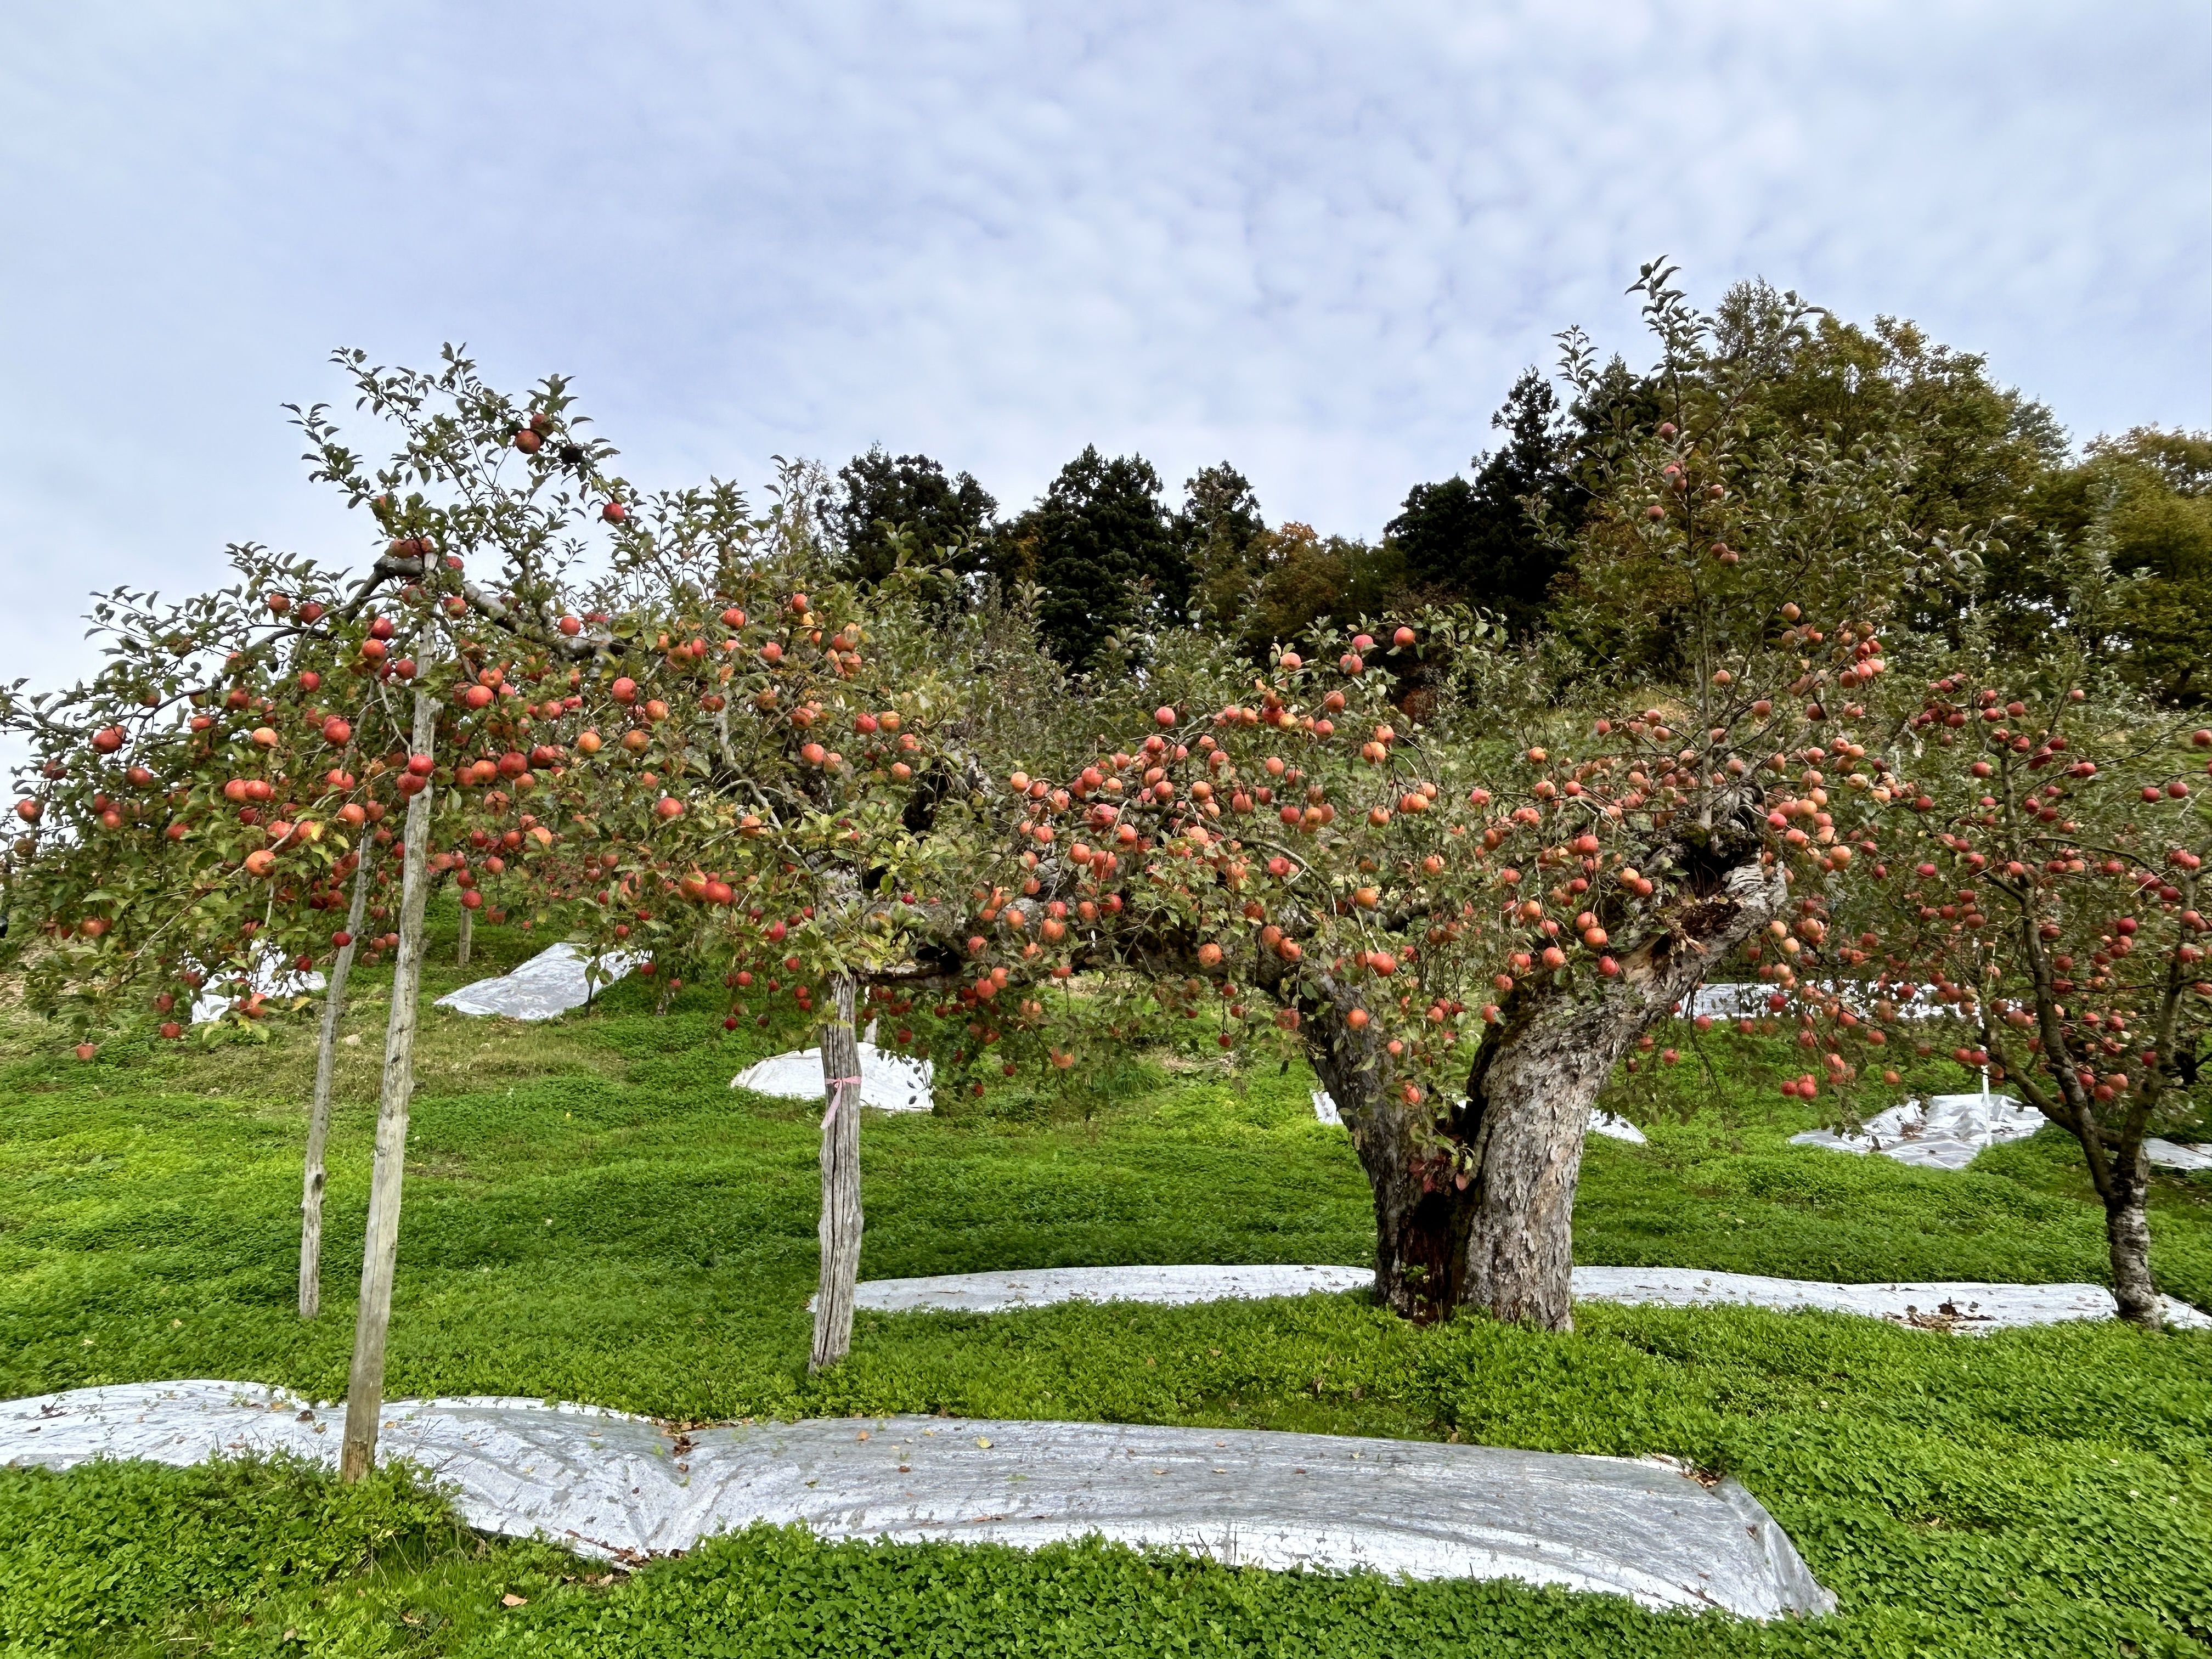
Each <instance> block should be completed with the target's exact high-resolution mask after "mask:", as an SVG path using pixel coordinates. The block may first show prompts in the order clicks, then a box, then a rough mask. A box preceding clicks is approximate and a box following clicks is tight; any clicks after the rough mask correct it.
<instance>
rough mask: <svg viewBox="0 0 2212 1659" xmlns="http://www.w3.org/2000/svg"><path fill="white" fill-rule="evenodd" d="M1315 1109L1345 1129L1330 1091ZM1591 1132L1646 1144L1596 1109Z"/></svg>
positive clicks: (1628, 1126) (1316, 1099)
mask: <svg viewBox="0 0 2212 1659" xmlns="http://www.w3.org/2000/svg"><path fill="white" fill-rule="evenodd" d="M1313 1109H1314V1115H1315V1116H1316V1117H1317V1118H1319V1119H1320V1120H1321V1121H1322V1122H1323V1123H1334V1124H1335V1125H1337V1126H1338V1127H1343V1124H1344V1117H1343V1115H1342V1114H1341V1113H1340V1112H1339V1111H1338V1110H1337V1109H1336V1097H1334V1095H1332V1094H1330V1093H1329V1091H1328V1090H1326V1089H1316V1090H1315V1091H1313ZM1589 1130H1590V1133H1592V1134H1594V1135H1609V1136H1611V1137H1612V1138H1613V1139H1615V1140H1632V1141H1634V1142H1635V1143H1636V1144H1637V1145H1638V1146H1642V1145H1643V1144H1644V1131H1643V1130H1641V1129H1639V1128H1638V1127H1636V1126H1635V1125H1634V1124H1633V1123H1631V1122H1630V1121H1628V1120H1627V1119H1626V1118H1625V1117H1615V1116H1614V1115H1613V1114H1612V1113H1611V1112H1601V1111H1599V1110H1597V1109H1595V1108H1592V1109H1591V1111H1590V1115H1589Z"/></svg>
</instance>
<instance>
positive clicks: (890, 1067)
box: [730, 1026, 936, 1112]
mask: <svg viewBox="0 0 2212 1659" xmlns="http://www.w3.org/2000/svg"><path fill="white" fill-rule="evenodd" d="M869 1029H870V1030H874V1029H875V1028H874V1027H873V1026H871V1027H869ZM859 1046H860V1104H862V1105H863V1106H873V1107H874V1108H876V1109H877V1110H878V1111H884V1112H927V1111H930V1110H932V1109H933V1107H934V1103H935V1097H934V1096H933V1094H932V1093H931V1089H932V1086H933V1083H934V1080H935V1077H936V1069H935V1068H934V1067H933V1066H931V1065H930V1063H929V1062H928V1061H927V1060H913V1059H910V1058H908V1056H907V1055H905V1054H894V1053H892V1052H891V1051H890V1049H888V1048H878V1047H876V1045H875V1044H874V1043H872V1042H862V1043H860V1045H859ZM730 1087H732V1089H750V1090H751V1091H753V1092H754V1093H755V1094H757V1095H775V1096H776V1097H779V1098H781V1099H784V1100H811V1101H813V1102H814V1103H816V1104H817V1105H819V1104H821V1103H823V1101H824V1100H826V1099H827V1098H828V1097H829V1091H828V1090H827V1088H826V1087H825V1086H824V1083H823V1076H822V1051H821V1050H820V1049H819V1048H799V1049H795V1050H793V1052H791V1053H789V1054H770V1055H769V1057H768V1058H767V1059H766V1060H761V1061H759V1062H757V1064H755V1065H751V1066H746V1067H745V1069H744V1071H742V1072H740V1073H738V1074H737V1075H736V1076H735V1077H733V1078H732V1079H730Z"/></svg>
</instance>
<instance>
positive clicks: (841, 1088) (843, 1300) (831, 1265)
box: [807, 974, 863, 1371]
mask: <svg viewBox="0 0 2212 1659" xmlns="http://www.w3.org/2000/svg"><path fill="white" fill-rule="evenodd" d="M829 993H830V998H831V1000H832V1001H833V1003H834V1004H835V1012H834V1013H833V1015H832V1017H831V1018H830V1020H829V1024H827V1025H825V1026H824V1027H823V1032H822V1091H823V1098H824V1101H825V1105H824V1107H823V1115H822V1225H821V1240H822V1267H821V1279H820V1283H819V1285H818V1287H817V1292H816V1295H815V1298H814V1346H813V1351H812V1352H811V1355H810V1356H809V1358H808V1360H807V1369H808V1370H816V1371H819V1370H828V1369H829V1367H830V1366H832V1365H835V1364H837V1363H838V1362H839V1361H840V1360H842V1359H843V1358H845V1356H846V1354H847V1353H848V1352H850V1351H851V1348H852V1346H853V1293H854V1286H855V1285H857V1284H858V1283H859V1280H860V1233H861V1230H862V1226H863V1220H862V1217H861V1214H860V1043H859V1041H858V1039H857V1038H856V1037H855V1036H854V1031H853V1019H854V1008H855V1006H856V1003H857V1000H858V998H857V994H856V992H855V988H854V980H853V976H852V975H850V974H837V975H832V976H831V979H830V981H829Z"/></svg>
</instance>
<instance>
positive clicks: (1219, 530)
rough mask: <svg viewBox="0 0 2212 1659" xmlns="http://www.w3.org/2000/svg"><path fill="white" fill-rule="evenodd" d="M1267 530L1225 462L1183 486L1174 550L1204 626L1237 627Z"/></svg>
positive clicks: (1240, 478) (1258, 570)
mask: <svg viewBox="0 0 2212 1659" xmlns="http://www.w3.org/2000/svg"><path fill="white" fill-rule="evenodd" d="M1266 532H1267V520H1265V519H1263V518H1262V517H1261V515H1260V500H1259V497H1258V496H1256V495H1254V494H1253V493H1252V483H1251V481H1250V480H1249V479H1248V478H1247V477H1245V476H1244V475H1243V473H1241V472H1239V471H1237V469H1236V468H1235V467H1233V466H1231V465H1229V463H1228V462H1226V461H1224V462H1222V463H1221V464H1220V465H1218V466H1208V467H1202V468H1200V470H1199V471H1198V472H1197V473H1195V474H1194V476H1193V477H1191V479H1190V481H1189V482H1188V483H1186V484H1184V485H1183V507H1182V512H1180V513H1176V517H1175V538H1176V551H1177V552H1178V553H1179V554H1181V556H1182V562H1183V565H1184V567H1185V568H1187V569H1188V571H1189V573H1190V583H1191V592H1192V596H1193V598H1194V601H1195V602H1196V604H1197V606H1198V608H1199V610H1200V612H1201V613H1202V614H1203V616H1204V617H1205V619H1206V623H1208V625H1210V626H1212V627H1213V628H1216V629H1222V630H1224V631H1228V630H1231V629H1235V628H1236V627H1237V619H1238V618H1239V617H1241V616H1243V614H1244V612H1245V611H1246V609H1247V607H1248V606H1249V603H1250V600H1251V597H1252V591H1253V589H1254V587H1255V585H1256V584H1257V583H1258V581H1259V580H1260V577H1261V574H1262V566H1263V561H1262V559H1261V557H1260V556H1259V553H1258V550H1257V544H1258V543H1259V541H1260V538H1261V537H1262V536H1263V535H1265V534H1266Z"/></svg>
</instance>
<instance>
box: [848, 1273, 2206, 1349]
mask: <svg viewBox="0 0 2212 1659" xmlns="http://www.w3.org/2000/svg"><path fill="white" fill-rule="evenodd" d="M1374 1283H1375V1272H1374V1269H1373V1268H1371V1267H1282V1266H1263V1267H1200V1266H1191V1267H1036V1268H1030V1269H1028V1270H1026V1271H1022V1270H1015V1271H1001V1272H998V1273H945V1274H942V1275H940V1276H939V1277H936V1278H932V1279H869V1280H867V1281H866V1282H864V1283H863V1284H862V1285H860V1289H859V1291H858V1293H857V1294H856V1295H855V1297H854V1306H855V1307H858V1308H867V1309H872V1310H874V1311H876V1312H878V1313H915V1312H922V1311H929V1310H935V1311H938V1312H965V1313H1001V1312H1005V1311H1006V1310H1009V1309H1014V1308H1047V1307H1050V1306H1052V1305H1053V1304H1054V1303H1059V1302H1146V1303H1152V1304H1156V1305H1160V1306H1169V1307H1175V1306H1181V1305H1182V1304H1188V1303H1194V1302H1214V1301H1220V1300H1224V1299H1226V1298H1230V1297H1236V1298H1238V1299H1243V1300H1250V1299H1253V1298H1255V1297H1269V1296H1299V1295H1304V1294H1305V1293H1306V1292H1309V1291H1364V1290H1368V1289H1370V1288H1371V1287H1372V1286H1373V1285H1374ZM1574 1295H1575V1299H1576V1300H1577V1301H1578V1302H1619V1303H1624V1304H1628V1305H1631V1306H1646V1307H1653V1306H1656V1307H1668V1308H1701V1307H1722V1306H1737V1307H1752V1308H1773V1309H1777V1310H1782V1311H1785V1312H1786V1311H1790V1310H1796V1309H1812V1310H1817V1311H1820V1312H1825V1313H1847V1314H1862V1315H1865V1316H1868V1317H1869V1318H1875V1319H1884V1320H1887V1321H1889V1322H1892V1323H1893V1324H1899V1325H1909V1326H1912V1327H1914V1328H1919V1329H1924V1330H1946V1331H1955V1332H1960V1333H1965V1334H1973V1333H1978V1332H1983V1331H1995V1330H2005V1329H2009V1328H2014V1327H2017V1326H2022V1325H2051V1324H2057V1323H2058V1322H2061V1321H2064V1320H2069V1319H2111V1318H2112V1317H2114V1316H2116V1315H2117V1314H2118V1311H2119V1310H2118V1305H2117V1304H2115V1303H2114V1302H2113V1300H2112V1292H2111V1291H2108V1290H2106V1288H2105V1287H2104V1286H2103V1285H1988V1284H1983V1283H1980V1282H1978V1281H1966V1280H1945V1281H1938V1282H1929V1283H1919V1282H1909V1281H1905V1280H1901V1279H1900V1280H1897V1281H1894V1282H1892V1283H1887V1284H1874V1285H1841V1284H1831V1283H1827V1282H1825V1281H1823V1280H1820V1279H1769V1278H1767V1277H1765V1275H1763V1274H1759V1273H1712V1272H1709V1271H1707V1270H1706V1269H1704V1268H1701V1267H1577V1268H1576V1269H1575V1273H1574ZM2163 1301H2164V1304H2165V1308H2166V1319H2167V1322H2169V1323H2171V1324H2173V1325H2176V1326H2179V1327H2180V1328H2184V1329H2186V1330H2212V1316H2207V1315H2205V1314H2203V1313H2202V1312H2200V1311H2198V1310H2197V1309H2195V1308H2192V1307H2191V1306H2190V1305H2189V1304H2187V1303H2185V1302H2179V1301H2176V1300H2175V1299H2174V1298H2173V1297H2164V1298H2163Z"/></svg>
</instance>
